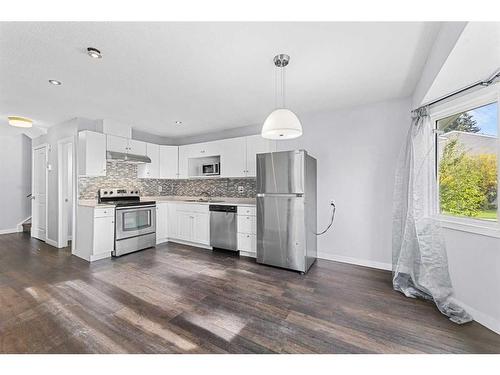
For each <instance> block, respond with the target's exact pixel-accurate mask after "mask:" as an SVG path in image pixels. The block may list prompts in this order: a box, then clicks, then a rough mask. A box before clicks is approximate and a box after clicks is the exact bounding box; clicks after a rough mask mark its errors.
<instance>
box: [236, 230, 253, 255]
mask: <svg viewBox="0 0 500 375" xmlns="http://www.w3.org/2000/svg"><path fill="white" fill-rule="evenodd" d="M256 241H257V236H256V235H255V234H246V233H238V250H239V251H243V252H245V253H248V254H245V255H249V256H254V257H255V255H256V250H257V242H256Z"/></svg>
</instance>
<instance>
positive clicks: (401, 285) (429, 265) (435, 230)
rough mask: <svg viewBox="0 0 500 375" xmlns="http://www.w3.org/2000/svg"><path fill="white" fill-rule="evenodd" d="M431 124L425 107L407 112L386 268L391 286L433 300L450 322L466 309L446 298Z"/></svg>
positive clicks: (449, 290) (449, 291)
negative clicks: (409, 118) (408, 122)
mask: <svg viewBox="0 0 500 375" xmlns="http://www.w3.org/2000/svg"><path fill="white" fill-rule="evenodd" d="M435 154H436V149H435V142H434V136H433V127H432V126H431V124H430V119H429V116H428V109H427V108H421V109H419V110H417V111H414V112H412V121H411V126H410V129H409V131H408V136H407V139H406V144H405V147H403V150H402V152H401V155H400V158H399V161H398V167H397V170H396V180H395V189H394V212H393V235H392V271H393V286H394V289H395V290H398V291H400V292H402V293H404V294H405V295H406V296H407V297H412V298H417V297H419V298H424V299H429V300H433V301H434V302H435V303H436V305H437V307H438V308H439V310H440V311H441V312H442V313H443V314H445V315H447V316H448V317H449V318H450V319H451V320H452V321H453V322H455V323H459V324H462V323H466V322H468V321H470V320H472V319H471V317H470V316H469V314H467V312H466V311H464V310H463V309H462V308H461V307H460V306H458V305H456V304H455V303H453V302H452V296H453V287H452V285H451V280H450V275H449V272H448V259H447V256H446V248H445V243H444V240H443V237H442V234H441V228H440V225H439V221H438V220H437V218H436V213H437V212H438V210H437V207H436V206H437V198H436V197H437V196H436V190H437V187H436V183H435V167H434V165H435V164H434V162H433V161H434V158H435Z"/></svg>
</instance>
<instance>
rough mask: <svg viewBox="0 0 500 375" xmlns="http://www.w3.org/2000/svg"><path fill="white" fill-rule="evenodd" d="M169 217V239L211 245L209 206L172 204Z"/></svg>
mask: <svg viewBox="0 0 500 375" xmlns="http://www.w3.org/2000/svg"><path fill="white" fill-rule="evenodd" d="M168 217H169V219H168V221H169V224H170V225H169V227H168V228H169V233H168V237H169V239H171V240H173V241H175V240H176V239H177V240H181V241H186V242H192V243H195V244H200V245H205V246H208V245H210V216H209V212H208V205H203V204H184V203H170V204H169V208H168ZM174 222H175V223H174Z"/></svg>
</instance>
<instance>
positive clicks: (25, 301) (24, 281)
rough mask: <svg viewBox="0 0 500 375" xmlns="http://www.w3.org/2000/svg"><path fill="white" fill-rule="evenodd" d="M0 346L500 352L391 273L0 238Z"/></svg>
mask: <svg viewBox="0 0 500 375" xmlns="http://www.w3.org/2000/svg"><path fill="white" fill-rule="evenodd" d="M0 352H2V353H500V335H496V334H495V333H493V332H491V331H489V330H487V329H486V328H484V327H483V326H481V325H479V324H478V323H471V324H467V325H464V326H458V325H455V324H453V323H451V322H450V321H448V320H447V319H446V318H445V317H443V316H442V315H441V314H440V313H439V312H438V311H437V310H436V308H435V307H434V305H433V304H432V303H429V302H424V301H420V300H413V299H409V298H405V297H404V296H403V295H402V294H400V293H397V292H395V291H393V290H392V288H391V274H390V273H389V272H386V271H378V270H373V269H369V268H364V267H358V266H351V265H346V264H341V263H336V262H330V261H324V260H320V261H318V262H317V263H316V264H315V265H314V266H313V267H312V268H311V270H310V272H309V273H308V274H307V275H304V276H301V275H299V274H298V273H294V272H290V271H285V270H280V269H276V268H272V267H266V266H262V265H258V264H256V263H255V261H254V260H252V259H249V258H237V257H234V256H231V255H229V254H225V253H212V252H210V251H206V250H201V249H195V248H191V247H188V246H183V245H176V244H165V245H161V246H159V247H158V248H156V249H149V250H146V251H142V252H138V253H134V254H130V255H127V256H124V257H121V258H117V259H112V260H103V261H99V262H96V263H93V264H88V263H87V262H85V261H83V260H80V259H79V258H77V257H74V256H72V255H71V253H70V251H69V250H68V249H62V250H57V249H55V248H53V247H50V246H48V245H46V244H44V243H43V242H40V241H37V240H33V239H31V238H29V237H28V236H27V235H26V234H21V233H19V234H11V235H2V236H0Z"/></svg>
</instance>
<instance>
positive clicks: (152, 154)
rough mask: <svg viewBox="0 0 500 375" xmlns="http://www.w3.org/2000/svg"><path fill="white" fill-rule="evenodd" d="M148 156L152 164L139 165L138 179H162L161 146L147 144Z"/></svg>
mask: <svg viewBox="0 0 500 375" xmlns="http://www.w3.org/2000/svg"><path fill="white" fill-rule="evenodd" d="M146 155H147V156H149V158H150V159H151V163H147V164H139V165H138V166H137V177H138V178H159V177H160V146H159V145H155V144H153V143H147V144H146Z"/></svg>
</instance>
